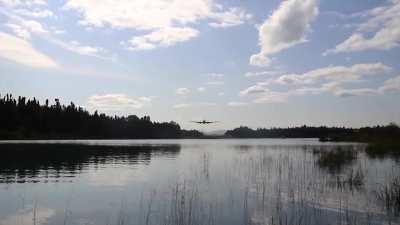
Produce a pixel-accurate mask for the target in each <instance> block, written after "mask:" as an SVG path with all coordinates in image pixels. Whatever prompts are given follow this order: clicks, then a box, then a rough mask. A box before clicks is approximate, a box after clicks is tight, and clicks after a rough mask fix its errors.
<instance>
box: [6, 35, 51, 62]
mask: <svg viewBox="0 0 400 225" xmlns="http://www.w3.org/2000/svg"><path fill="white" fill-rule="evenodd" d="M0 57H1V58H3V59H7V60H10V61H13V62H16V63H19V64H23V65H26V66H31V67H37V68H56V67H58V65H57V63H56V62H54V61H53V60H52V59H51V58H49V57H48V56H46V55H45V54H43V53H41V52H39V51H38V50H36V49H35V48H34V47H33V46H32V45H31V44H30V43H29V42H27V41H26V40H24V39H21V38H18V37H14V36H12V35H9V34H6V33H2V32H0Z"/></svg>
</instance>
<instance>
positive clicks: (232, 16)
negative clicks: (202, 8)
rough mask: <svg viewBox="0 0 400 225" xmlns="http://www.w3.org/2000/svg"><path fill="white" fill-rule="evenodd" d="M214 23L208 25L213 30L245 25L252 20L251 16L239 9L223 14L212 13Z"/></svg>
mask: <svg viewBox="0 0 400 225" xmlns="http://www.w3.org/2000/svg"><path fill="white" fill-rule="evenodd" d="M212 17H213V18H214V19H215V20H216V21H214V22H211V23H209V25H210V26H211V27H214V28H225V27H232V26H237V25H241V24H243V23H245V22H246V21H248V20H250V19H251V18H252V15H251V14H249V13H247V12H246V11H245V10H244V9H241V8H236V7H233V8H230V9H229V10H228V11H225V12H218V13H214V15H213V16H212Z"/></svg>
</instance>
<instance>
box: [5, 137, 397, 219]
mask: <svg viewBox="0 0 400 225" xmlns="http://www.w3.org/2000/svg"><path fill="white" fill-rule="evenodd" d="M364 147H365V146H364V145H360V144H355V143H342V144H337V143H324V144H322V143H319V142H318V141H316V140H312V139H256V140H250V139H244V140H151V141H148V140H145V141H141V140H115V141H114V140H113V141H89V140H88V141H86V140H82V141H61V142H60V141H35V142H21V141H19V142H0V224H1V225H3V224H4V225H14V224H15V225H25V224H37V225H39V224H71V225H76V224H82V225H83V224H96V225H97V224H104V225H107V224H109V225H114V224H116V225H122V224H145V225H149V224H157V225H161V224H171V225H172V224H178V225H179V224H181V225H183V224H188V225H190V224H193V225H195V224H199V225H200V224H215V225H217V224H218V225H219V224H221V225H228V224H229V225H234V224H298V225H299V224H400V219H399V216H398V214H397V212H396V210H390V209H387V208H386V207H385V204H384V202H383V201H382V199H381V198H379V197H378V193H379V191H380V190H382V188H383V187H384V186H385V185H386V184H388V182H391V180H392V179H393V178H394V177H395V176H398V175H399V174H400V173H399V172H400V163H399V161H398V160H397V159H393V158H379V159H375V158H370V157H368V155H367V154H366V153H365V152H364ZM337 151H339V152H340V153H341V154H340V155H333V156H332V155H329V154H326V153H329V152H333V153H334V154H335V152H337ZM341 155H346V157H345V158H340V157H341ZM330 157H333V158H334V160H331V158H330Z"/></svg>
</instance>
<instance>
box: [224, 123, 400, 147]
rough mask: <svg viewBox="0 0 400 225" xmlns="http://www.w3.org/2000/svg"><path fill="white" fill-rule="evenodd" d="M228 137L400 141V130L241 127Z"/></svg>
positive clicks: (382, 128)
mask: <svg viewBox="0 0 400 225" xmlns="http://www.w3.org/2000/svg"><path fill="white" fill-rule="evenodd" d="M225 136H226V137H232V138H319V139H320V140H321V141H356V142H369V143H371V142H376V141H382V140H384V141H398V140H400V128H399V127H398V126H397V125H396V124H394V123H391V124H389V125H386V126H374V127H363V128H357V129H356V128H345V127H326V126H321V127H309V126H300V127H289V128H270V129H265V128H259V129H256V130H254V129H251V128H248V127H239V128H235V129H233V130H228V131H226V133H225Z"/></svg>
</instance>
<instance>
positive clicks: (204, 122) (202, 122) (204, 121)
mask: <svg viewBox="0 0 400 225" xmlns="http://www.w3.org/2000/svg"><path fill="white" fill-rule="evenodd" d="M190 122H192V123H198V124H211V123H218V122H219V121H206V120H203V121H190Z"/></svg>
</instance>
